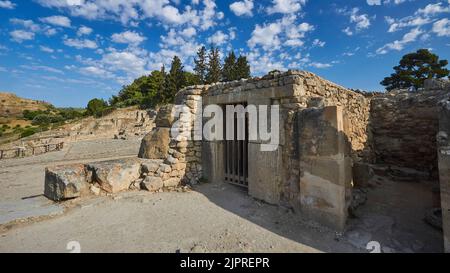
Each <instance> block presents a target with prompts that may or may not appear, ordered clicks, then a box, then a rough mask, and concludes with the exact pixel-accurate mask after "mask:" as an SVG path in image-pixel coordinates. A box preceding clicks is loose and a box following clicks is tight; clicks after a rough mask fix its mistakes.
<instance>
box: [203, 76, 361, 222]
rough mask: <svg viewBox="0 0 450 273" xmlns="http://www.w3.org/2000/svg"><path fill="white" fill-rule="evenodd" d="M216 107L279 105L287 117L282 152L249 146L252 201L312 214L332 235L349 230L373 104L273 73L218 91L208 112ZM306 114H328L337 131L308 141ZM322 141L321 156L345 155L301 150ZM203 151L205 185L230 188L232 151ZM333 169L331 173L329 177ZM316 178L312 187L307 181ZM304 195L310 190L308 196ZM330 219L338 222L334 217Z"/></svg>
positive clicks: (212, 90)
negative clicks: (227, 157)
mask: <svg viewBox="0 0 450 273" xmlns="http://www.w3.org/2000/svg"><path fill="white" fill-rule="evenodd" d="M209 104H219V105H230V104H231V105H233V104H245V105H249V104H253V105H269V106H271V105H278V106H279V107H280V114H281V116H280V120H279V122H280V136H279V137H280V144H279V147H277V149H276V151H274V152H260V145H261V144H262V143H261V142H259V141H250V143H249V144H248V157H249V158H251V159H252V160H251V161H249V165H248V168H249V171H248V190H249V194H250V195H251V196H253V197H255V198H257V199H261V200H264V201H266V202H268V203H271V204H278V205H283V206H287V207H292V208H294V209H295V210H298V211H303V212H305V214H306V211H308V210H309V211H311V213H309V215H310V216H311V218H315V219H316V220H318V221H320V222H322V223H325V224H327V225H329V226H332V227H333V228H337V229H342V228H343V223H344V222H345V218H346V210H347V206H348V202H349V200H350V198H351V189H350V188H351V179H352V178H351V161H352V159H355V160H357V159H358V158H359V157H363V156H364V153H367V151H370V145H368V144H367V140H368V137H367V135H368V134H367V130H368V129H367V126H368V119H369V109H370V107H369V106H370V99H369V98H366V97H365V96H364V95H363V94H360V93H358V92H354V91H351V90H348V89H345V88H343V87H341V86H339V85H336V84H334V83H331V82H329V81H326V80H324V79H322V78H320V77H318V76H316V75H314V74H312V73H309V72H305V71H289V72H286V73H272V74H269V75H267V76H264V77H263V78H261V79H251V80H242V81H235V82H230V83H219V84H214V85H211V86H209V87H207V88H206V90H205V95H204V96H203V105H204V106H206V105H209ZM307 109H316V111H319V112H320V111H323V113H325V114H324V115H318V116H317V119H319V120H321V121H324V122H323V123H321V124H323V126H325V127H326V126H328V128H332V130H328V131H327V130H325V131H326V132H325V133H324V132H323V130H318V131H313V132H312V134H303V135H302V133H305V132H304V131H302V130H305V131H306V130H309V129H311V126H307V125H305V124H304V123H302V120H303V121H306V120H304V119H302V118H301V117H302V115H303V114H304V112H302V111H304V110H307ZM324 109H325V110H324ZM338 120H339V122H337V121H338ZM321 128H322V127H321ZM301 136H303V137H305V138H302V137H301ZM315 139H321V140H322V142H320V143H316V144H317V145H315V147H319V148H318V150H320V147H321V146H327V145H338V146H339V145H341V146H342V149H340V150H338V151H337V152H336V153H326V152H325V153H323V154H319V153H320V152H318V153H317V152H316V154H313V153H311V152H310V151H308V152H305V150H303V151H302V150H301V146H300V143H311V142H314V141H315ZM334 141H337V142H334ZM203 145H204V146H203V147H204V149H203V167H204V170H205V171H206V172H205V177H206V178H207V179H208V180H211V181H214V182H224V181H225V180H226V178H225V177H224V175H223V174H224V173H225V170H224V168H226V165H225V167H224V164H223V160H224V159H223V158H224V156H223V154H224V153H225V150H226V144H225V143H223V142H218V141H212V142H211V141H204V144H203ZM345 145H346V148H344V146H345ZM311 147H314V145H312V146H311ZM369 153H370V152H369ZM328 167H330V168H331V169H330V170H327V168H328ZM330 171H331V172H333V171H335V172H342V175H334V176H333V175H330ZM312 174H313V175H312ZM308 175H309V176H308ZM312 176H313V177H314V178H313V179H308V178H311V177H312ZM335 178H336V179H335ZM317 181H320V182H322V183H321V184H319V183H318V182H317ZM302 183H303V184H302ZM302 187H304V189H308V190H305V191H304V192H303V193H304V194H303V195H302V194H301V193H302ZM308 194H309V195H308ZM306 208H308V209H306ZM319 212H324V213H322V214H321V213H319ZM330 213H331V214H333V215H331V217H329V216H330ZM328 218H330V219H332V220H327V219H328Z"/></svg>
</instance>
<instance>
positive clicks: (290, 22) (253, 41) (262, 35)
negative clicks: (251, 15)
mask: <svg viewBox="0 0 450 273" xmlns="http://www.w3.org/2000/svg"><path fill="white" fill-rule="evenodd" d="M296 19H297V17H296V16H295V15H289V16H284V17H283V18H282V19H280V20H277V21H275V22H273V23H270V24H265V25H263V26H260V25H256V26H255V29H254V30H253V32H252V36H251V38H250V40H248V41H247V44H248V46H249V47H250V48H255V47H257V46H261V47H262V48H263V49H264V50H266V51H273V50H278V49H279V48H280V47H281V46H283V45H284V46H291V47H292V46H302V45H303V44H304V42H303V41H302V40H301V39H302V38H304V37H305V34H306V33H307V32H310V31H312V30H314V26H312V25H310V24H308V23H305V22H304V23H301V24H298V25H297V23H296Z"/></svg>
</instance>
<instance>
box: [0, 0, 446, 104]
mask: <svg viewBox="0 0 450 273" xmlns="http://www.w3.org/2000/svg"><path fill="white" fill-rule="evenodd" d="M449 15H450V0H440V1H436V0H430V1H427V0H345V1H344V0H334V1H333V0H332V1H329V0H262V1H261V0H260V1H256V0H230V1H217V0H216V1H214V0H185V1H183V0H0V91H9V92H13V93H16V94H18V95H19V96H24V97H28V98H33V99H39V100H46V101H49V102H51V103H53V104H54V105H56V106H85V105H86V103H87V102H88V101H89V100H90V99H91V98H94V97H101V98H109V97H111V95H113V94H116V93H117V92H118V91H119V90H120V88H121V86H122V85H124V84H129V83H130V82H131V81H132V80H133V79H134V78H136V77H138V76H140V75H143V74H146V73H149V72H150V71H151V70H154V69H159V67H161V65H162V64H166V65H169V64H170V60H171V59H172V57H173V55H175V54H176V55H178V56H180V57H181V59H182V60H183V62H184V64H185V67H186V69H187V70H191V69H192V63H193V58H194V57H195V53H196V51H197V49H198V47H200V46H202V45H206V46H209V45H210V44H212V43H213V44H216V45H218V46H219V47H220V48H221V49H222V52H228V51H229V50H231V49H234V50H235V51H236V53H242V54H245V55H247V56H248V58H249V60H250V63H251V68H252V72H253V74H254V75H262V74H265V73H266V72H268V71H270V70H273V69H280V70H287V69H303V70H309V71H312V72H314V73H316V74H318V75H320V76H322V77H324V78H326V79H329V80H331V81H334V82H336V83H338V84H341V85H343V86H345V87H349V88H360V89H364V90H371V91H374V90H377V91H379V90H382V89H383V88H382V87H381V86H380V85H379V82H380V81H381V80H382V79H383V78H384V77H385V76H388V75H389V74H390V73H391V72H392V67H393V66H394V65H396V64H397V63H398V61H399V60H400V58H401V56H403V55H404V54H406V53H408V52H412V51H415V50H417V49H419V48H430V49H432V50H433V52H435V53H437V54H438V55H440V56H441V58H444V59H450V20H449V17H450V16H449Z"/></svg>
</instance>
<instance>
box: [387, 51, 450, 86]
mask: <svg viewBox="0 0 450 273" xmlns="http://www.w3.org/2000/svg"><path fill="white" fill-rule="evenodd" d="M447 65H448V61H447V60H439V56H438V55H436V54H433V53H431V52H430V51H429V50H428V49H419V50H418V51H417V52H414V53H410V54H406V55H405V56H403V58H402V59H401V60H400V64H399V65H398V66H395V67H394V70H395V73H393V74H391V76H390V77H386V78H384V80H383V81H382V82H381V85H384V86H386V90H388V91H390V90H393V89H398V88H410V87H414V88H421V87H423V85H424V82H425V80H426V79H433V78H436V79H440V78H445V77H448V75H449V74H450V71H449V70H448V69H447V68H445V67H446V66H447Z"/></svg>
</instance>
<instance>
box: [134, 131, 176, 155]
mask: <svg viewBox="0 0 450 273" xmlns="http://www.w3.org/2000/svg"><path fill="white" fill-rule="evenodd" d="M169 143H170V128H161V127H156V128H154V129H153V130H152V131H151V132H150V133H148V134H147V135H146V136H145V137H144V138H143V139H142V142H141V148H140V149H139V157H140V158H148V159H165V158H167V156H168V155H169Z"/></svg>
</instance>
